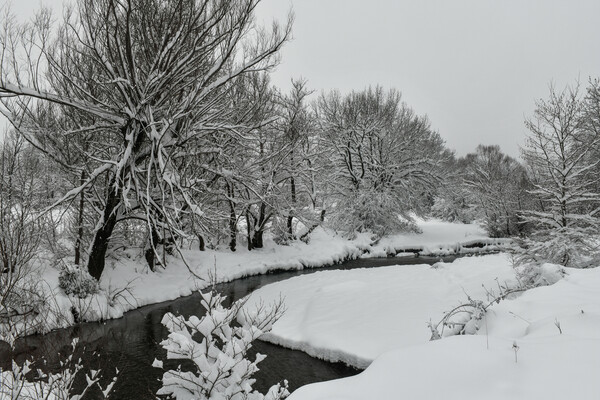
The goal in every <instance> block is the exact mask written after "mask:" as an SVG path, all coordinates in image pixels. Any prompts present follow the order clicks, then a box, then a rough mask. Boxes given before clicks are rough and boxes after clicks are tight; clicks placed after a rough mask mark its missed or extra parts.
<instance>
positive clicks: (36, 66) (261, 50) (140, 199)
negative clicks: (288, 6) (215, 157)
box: [0, 0, 291, 279]
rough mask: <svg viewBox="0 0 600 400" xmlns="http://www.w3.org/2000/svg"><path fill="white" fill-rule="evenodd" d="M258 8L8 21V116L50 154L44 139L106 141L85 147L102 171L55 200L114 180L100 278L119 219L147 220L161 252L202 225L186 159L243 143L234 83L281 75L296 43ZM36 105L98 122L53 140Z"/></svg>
mask: <svg viewBox="0 0 600 400" xmlns="http://www.w3.org/2000/svg"><path fill="white" fill-rule="evenodd" d="M258 4H259V0H235V1H220V0H182V1H176V2H163V1H156V0H128V1H117V0H101V1H96V0H79V1H78V2H77V3H76V8H75V9H74V10H71V9H69V10H68V11H67V12H66V13H65V17H64V20H63V23H62V25H61V26H60V27H59V28H58V29H56V28H55V27H53V26H52V24H51V23H50V21H51V17H50V14H49V13H41V14H39V15H38V17H37V19H36V20H35V23H33V24H29V25H23V26H18V25H16V24H15V23H14V21H13V20H12V19H6V20H5V22H4V27H3V29H2V32H1V33H0V54H1V57H0V59H1V60H2V65H1V69H0V70H1V75H0V100H1V106H0V112H2V114H3V115H4V116H6V117H7V118H8V119H9V120H10V121H11V123H12V124H13V125H14V126H15V128H17V129H18V130H19V131H20V132H21V134H23V135H24V136H25V137H26V138H27V139H28V140H29V141H30V142H31V143H33V144H34V145H35V146H36V147H38V148H40V149H41V150H42V151H45V152H46V153H48V154H51V153H52V150H51V149H48V148H46V147H44V145H43V142H42V141H40V140H39V138H40V136H43V135H49V136H57V135H62V136H65V137H71V136H77V135H82V134H85V135H89V134H92V135H94V136H95V137H98V138H102V140H98V141H97V142H96V144H97V146H93V147H92V148H90V149H87V150H86V149H83V148H82V149H80V151H81V152H82V155H83V156H84V157H85V159H86V160H88V161H89V163H90V164H91V165H93V166H94V168H93V170H91V171H90V172H89V173H86V174H85V179H84V180H83V181H82V182H81V183H80V184H78V185H77V186H76V187H74V188H73V189H72V190H70V191H69V192H67V193H66V194H65V195H64V196H63V198H62V199H60V200H59V201H58V203H64V202H68V201H72V200H74V199H76V198H77V196H79V195H80V193H81V192H82V191H84V190H86V189H88V188H90V187H93V186H94V185H95V184H96V182H97V181H98V180H100V179H105V180H106V182H107V184H106V186H105V187H104V189H105V190H104V193H103V202H102V204H101V207H100V208H99V210H98V219H97V223H96V226H95V229H94V234H93V240H92V241H91V242H92V243H91V246H90V251H89V255H88V262H87V267H88V270H89V272H90V274H91V275H92V276H94V277H95V278H97V279H99V278H100V276H101V274H102V271H103V270H104V260H105V256H106V252H107V249H108V245H109V242H110V239H111V237H112V234H113V232H114V231H115V227H116V226H117V224H118V223H119V222H120V221H122V220H124V219H126V218H131V217H135V218H138V219H141V220H142V221H144V223H145V224H146V226H147V229H148V231H149V232H150V237H151V249H152V251H153V252H154V253H155V254H156V247H157V246H158V245H159V244H165V243H166V242H167V241H169V240H171V239H172V238H175V237H180V236H183V235H185V232H184V231H183V229H182V223H183V220H184V219H189V218H201V217H202V204H197V203H196V202H195V201H194V196H192V193H191V192H192V191H193V189H194V185H195V184H196V182H195V181H194V180H191V179H188V177H187V175H186V174H185V172H186V167H187V166H188V162H187V161H188V158H189V157H192V156H196V155H200V154H204V153H207V152H208V153H213V152H215V151H218V149H215V148H214V146H213V144H214V143H213V142H212V141H211V135H210V134H211V133H214V132H216V131H220V132H229V133H231V134H233V135H235V133H236V129H237V127H236V126H235V125H232V124H231V123H230V121H231V118H230V116H229V112H230V111H231V108H230V107H229V106H228V103H227V96H226V93H227V91H228V90H229V89H230V87H231V85H230V84H231V82H232V81H233V80H234V79H235V78H237V77H239V76H241V75H244V74H247V73H250V72H255V71H260V70H265V69H268V68H270V67H271V66H272V65H274V63H275V62H276V61H277V57H276V55H277V52H278V50H279V49H280V48H281V46H282V45H283V43H284V42H285V41H286V40H287V39H288V37H289V34H290V25H291V24H287V25H286V26H283V27H282V26H280V25H277V24H273V27H272V30H271V31H266V30H264V29H261V28H260V27H258V26H256V25H255V22H254V19H253V15H254V11H255V9H256V7H257V6H258ZM55 32H56V34H55ZM23 58H24V59H25V60H26V61H25V62H21V60H23ZM38 104H44V107H47V108H51V109H52V110H53V115H55V116H56V118H59V119H60V118H62V117H63V115H65V113H66V112H67V110H77V111H78V112H80V113H82V114H85V115H88V116H89V117H90V118H88V119H82V120H81V121H80V123H79V124H77V125H75V126H73V125H67V126H64V128H63V129H59V130H55V129H53V130H52V131H50V130H48V128H47V126H46V125H43V124H39V123H37V122H36V118H35V117H36V114H37V112H38ZM60 126H61V124H55V125H54V126H53V128H56V127H60ZM68 167H70V168H71V169H72V170H73V172H74V173H75V174H77V172H81V166H79V165H77V166H75V165H73V166H68ZM157 242H158V243H157Z"/></svg>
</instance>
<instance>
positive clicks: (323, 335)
mask: <svg viewBox="0 0 600 400" xmlns="http://www.w3.org/2000/svg"><path fill="white" fill-rule="evenodd" d="M514 276H515V273H514V270H513V269H512V267H511V266H510V264H509V262H508V259H507V257H506V255H504V254H493V255H487V256H482V257H465V258H460V259H457V260H455V261H454V262H452V263H437V264H436V268H434V267H431V266H429V265H425V264H421V265H400V266H391V267H382V268H370V269H355V270H347V271H319V272H316V273H314V274H310V275H303V276H298V277H294V278H291V279H287V280H285V281H281V282H277V283H274V284H271V285H267V286H265V287H262V288H260V289H258V290H256V291H255V292H253V293H252V295H251V296H250V299H249V300H248V302H247V304H246V307H247V308H248V309H249V310H252V309H253V308H254V307H255V304H256V303H258V302H261V301H264V302H265V303H270V302H273V301H276V300H277V299H279V298H280V296H282V297H284V299H285V306H286V312H285V314H284V316H283V317H282V318H281V319H280V320H279V321H278V322H277V323H275V325H274V326H273V330H272V331H271V332H270V333H268V334H267V335H264V336H263V339H264V340H267V341H269V342H273V343H276V344H280V345H283V346H285V347H289V348H293V349H299V350H303V351H305V352H307V353H308V354H310V355H312V356H314V357H319V358H323V359H325V360H328V361H342V362H345V363H346V364H350V365H353V366H356V367H359V368H366V367H367V366H368V365H369V364H370V363H371V362H372V361H373V360H374V359H375V358H377V357H378V356H380V355H381V354H383V353H385V352H386V351H389V350H392V349H395V348H398V347H407V346H413V345H417V344H421V343H424V342H427V341H428V339H429V337H430V336H431V331H430V329H429V328H428V327H427V322H428V321H429V320H430V319H431V320H432V321H433V322H436V323H437V321H439V320H440V319H441V318H442V316H443V312H444V311H447V310H448V309H449V308H452V306H454V305H458V304H460V302H464V301H465V300H466V294H468V295H469V296H471V297H473V298H482V299H485V288H484V287H483V286H482V284H483V285H485V287H487V288H488V289H493V288H495V287H496V286H497V283H496V279H498V280H499V281H500V282H502V283H503V282H507V281H512V280H514Z"/></svg>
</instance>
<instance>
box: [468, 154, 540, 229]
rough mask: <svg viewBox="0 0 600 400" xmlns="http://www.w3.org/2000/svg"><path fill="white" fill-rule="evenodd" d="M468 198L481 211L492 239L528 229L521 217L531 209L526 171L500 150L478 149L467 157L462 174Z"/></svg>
mask: <svg viewBox="0 0 600 400" xmlns="http://www.w3.org/2000/svg"><path fill="white" fill-rule="evenodd" d="M462 179H463V182H462V184H463V185H464V186H465V190H466V192H467V198H468V199H469V202H471V203H472V204H473V205H474V207H475V208H477V209H478V210H480V215H481V216H482V217H483V221H484V223H485V226H486V229H487V231H488V233H489V234H490V235H491V236H493V237H503V236H513V235H519V234H521V233H523V230H524V228H525V226H524V221H523V219H522V216H521V213H522V212H523V210H524V209H526V208H529V209H530V208H531V195H530V194H529V193H527V189H529V188H530V187H529V182H528V178H527V173H526V170H525V168H524V167H523V166H522V165H521V164H520V163H519V162H518V161H517V160H515V159H514V158H512V157H510V156H507V155H506V154H504V153H502V151H501V150H500V147H499V146H483V145H479V146H477V149H476V150H475V153H471V154H467V156H466V157H465V166H464V170H463V173H462Z"/></svg>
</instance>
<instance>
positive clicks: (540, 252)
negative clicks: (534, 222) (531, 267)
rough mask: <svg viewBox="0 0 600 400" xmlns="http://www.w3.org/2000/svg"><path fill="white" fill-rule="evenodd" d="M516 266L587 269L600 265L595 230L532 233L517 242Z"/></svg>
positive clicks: (597, 239) (558, 230)
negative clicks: (530, 265)
mask: <svg viewBox="0 0 600 400" xmlns="http://www.w3.org/2000/svg"><path fill="white" fill-rule="evenodd" d="M519 245H520V246H521V249H520V250H518V251H517V253H518V258H519V263H520V264H526V263H537V264H539V265H541V264H543V263H545V262H546V263H552V264H559V265H563V266H565V267H574V268H586V267H590V266H597V265H598V264H599V263H600V239H599V238H598V235H597V228H595V227H594V228H592V227H589V228H575V227H563V228H556V229H546V230H543V231H537V232H535V233H534V234H533V235H532V236H531V237H529V238H527V239H524V240H521V241H520V242H519Z"/></svg>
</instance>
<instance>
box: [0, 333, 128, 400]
mask: <svg viewBox="0 0 600 400" xmlns="http://www.w3.org/2000/svg"><path fill="white" fill-rule="evenodd" d="M77 343H78V340H77V339H74V340H73V342H72V343H71V346H72V349H71V350H72V351H71V354H69V356H68V357H67V358H66V359H65V360H64V361H61V363H60V366H61V370H60V371H58V372H56V373H45V372H43V371H42V370H41V369H39V368H36V366H35V365H36V363H34V362H32V361H30V360H27V361H25V362H24V363H23V364H22V365H18V364H17V363H16V362H15V361H12V368H11V369H10V370H7V371H2V370H1V369H0V399H20V400H80V399H81V398H83V396H84V395H85V394H86V393H88V392H92V391H93V392H94V395H95V396H94V398H95V399H107V398H109V395H110V392H111V391H112V388H113V386H114V384H115V382H116V380H117V378H116V377H115V378H113V379H112V381H111V382H109V383H108V384H107V385H106V386H104V387H103V386H102V385H101V384H100V377H101V374H100V370H90V371H89V372H84V371H83V369H84V366H83V365H82V364H81V359H80V358H75V357H74V352H75V349H76V347H77ZM81 373H84V374H85V385H84V386H83V387H82V388H81V389H80V390H76V389H75V382H76V380H77V381H78V382H81V380H80V379H79V378H78V376H79V375H80V374H81ZM76 391H78V392H79V393H75V392H76Z"/></svg>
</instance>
